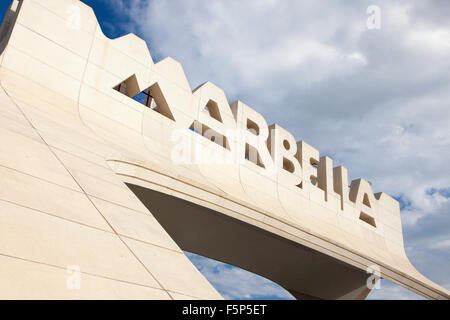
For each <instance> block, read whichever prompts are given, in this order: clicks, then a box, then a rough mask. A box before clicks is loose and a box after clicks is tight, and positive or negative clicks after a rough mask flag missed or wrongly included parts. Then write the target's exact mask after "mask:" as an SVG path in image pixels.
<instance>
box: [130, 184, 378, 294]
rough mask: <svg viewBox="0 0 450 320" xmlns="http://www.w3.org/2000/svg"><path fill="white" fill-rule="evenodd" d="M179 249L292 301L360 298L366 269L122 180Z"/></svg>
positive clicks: (365, 288)
mask: <svg viewBox="0 0 450 320" xmlns="http://www.w3.org/2000/svg"><path fill="white" fill-rule="evenodd" d="M127 186H128V187H129V188H130V189H131V190H132V191H133V193H134V194H135V195H136V196H137V197H138V198H139V199H140V200H141V201H142V203H143V204H144V205H145V206H146V207H147V208H148V209H149V210H150V212H151V213H152V214H153V215H154V216H155V218H156V219H157V220H158V221H159V223H160V224H161V225H162V226H163V227H164V229H165V230H166V231H167V232H168V233H169V235H170V236H171V237H172V238H173V239H174V241H175V242H176V243H177V244H178V245H179V246H180V247H181V249H183V250H184V251H188V252H192V253H195V254H198V255H201V256H204V257H208V258H210V259H213V260H217V261H220V262H224V263H227V264H230V265H233V266H237V267H239V268H241V269H244V270H247V271H249V272H252V273H254V274H257V275H260V276H262V277H264V278H266V279H269V280H271V281H273V282H275V283H277V284H278V285H280V286H281V287H283V288H285V289H286V290H287V291H288V292H289V293H291V294H292V295H293V296H294V297H295V298H296V299H364V298H366V296H367V295H368V293H369V292H370V290H369V289H367V287H366V281H367V276H368V275H367V273H365V272H364V271H362V270H359V269H357V268H355V267H353V266H351V265H348V264H346V263H344V262H342V261H339V260H337V259H335V258H333V257H330V256H328V255H325V254H323V253H320V252H317V251H315V250H313V249H310V248H307V247H305V246H303V245H301V244H298V243H296V242H293V241H291V240H289V239H286V238H283V237H280V236H278V235H276V234H274V233H271V232H268V231H266V230H263V229H260V228H258V227H256V226H253V225H250V224H248V223H246V222H244V221H241V220H238V219H235V218H232V217H229V216H227V215H224V214H221V213H220V212H217V211H214V210H212V209H209V208H206V207H203V206H201V205H198V204H195V203H192V202H190V201H187V200H184V199H180V198H177V197H175V196H172V195H170V194H166V193H162V192H158V191H154V190H152V189H149V188H145V187H142V186H138V185H134V184H130V183H127Z"/></svg>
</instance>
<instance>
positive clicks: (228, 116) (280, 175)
mask: <svg viewBox="0 0 450 320" xmlns="http://www.w3.org/2000/svg"><path fill="white" fill-rule="evenodd" d="M158 64H159V63H158ZM158 64H156V65H155V66H157V65H158ZM164 83H165V82H163V81H161V82H158V81H157V78H156V80H155V82H154V83H153V84H152V85H150V86H149V87H148V88H147V89H145V90H144V91H142V92H141V91H140V89H139V85H138V82H137V78H136V76H135V75H133V76H132V77H130V78H129V79H127V80H125V81H124V82H122V83H121V84H119V85H117V86H116V87H115V88H114V89H115V90H117V91H119V92H120V93H122V94H125V95H127V96H129V97H130V98H133V97H135V96H139V95H141V98H140V99H139V102H140V103H142V104H144V105H145V106H146V107H148V109H147V110H148V111H146V112H147V113H148V117H145V118H144V122H143V130H144V131H148V132H151V135H152V139H154V140H156V141H160V143H162V144H164V145H165V146H171V159H172V162H174V163H176V164H180V165H183V164H199V165H202V166H211V165H213V166H214V165H217V166H218V165H221V166H222V167H221V168H224V166H223V165H224V164H225V165H228V167H229V168H238V170H237V171H238V172H239V174H238V177H237V178H236V179H238V180H240V181H241V183H242V184H243V185H245V184H248V183H249V182H250V181H249V179H250V180H251V179H253V178H252V175H251V174H244V173H243V171H245V172H255V173H257V174H258V175H259V176H258V177H264V178H265V181H264V187H265V188H267V189H270V188H272V189H271V190H274V192H275V193H277V194H278V198H279V201H280V203H281V204H282V206H285V205H286V206H291V207H292V205H291V203H294V206H295V200H297V199H298V200H301V199H303V200H307V201H313V202H316V203H319V204H320V206H322V207H325V208H327V209H329V210H331V211H333V212H339V211H345V210H348V209H352V208H353V209H355V208H356V211H355V210H354V211H353V212H357V213H356V215H357V216H358V217H359V219H360V220H362V221H363V222H365V223H367V225H370V226H371V227H372V228H373V230H376V228H377V222H376V220H377V219H378V218H377V207H378V203H379V201H380V198H381V197H383V199H382V200H383V205H384V209H387V210H390V211H391V212H395V210H396V208H395V207H394V206H395V205H394V204H393V201H392V198H390V197H389V196H387V195H386V194H384V193H378V194H374V193H373V192H372V189H371V184H370V183H369V182H368V181H366V180H364V179H357V180H354V181H352V182H351V185H350V186H349V182H348V172H347V169H346V168H345V167H343V166H337V167H333V160H332V159H331V158H329V157H327V156H320V154H319V151H318V150H317V149H315V148H314V147H312V146H311V145H309V144H307V143H306V142H304V141H296V139H295V138H294V136H293V135H292V134H291V133H290V132H288V131H287V130H286V129H284V128H282V127H281V126H279V125H278V124H273V125H271V126H268V125H267V122H266V120H265V119H264V117H263V116H262V115H261V114H260V113H258V112H257V111H255V110H254V109H252V108H251V107H249V106H247V105H246V104H244V103H243V102H241V101H236V102H234V103H232V104H231V105H230V104H229V103H228V100H227V98H226V96H225V93H224V92H223V90H222V89H220V88H218V87H217V86H215V85H214V84H212V83H210V82H206V83H204V84H203V85H201V86H199V87H198V88H197V89H195V90H194V91H192V92H190V91H188V90H183V91H182V90H178V91H177V92H176V93H174V92H172V91H173V90H175V89H174V86H171V87H168V88H166V87H165V86H166V84H164ZM134 99H135V100H136V98H134ZM155 121H156V122H155ZM155 123H164V125H165V126H166V127H168V128H170V129H169V130H167V129H164V130H156V129H155V128H154V127H155ZM146 128H148V129H146ZM205 138H206V139H205ZM199 167H201V166H199ZM244 168H246V169H248V170H244ZM230 172H231V171H230ZM234 172H236V171H234ZM253 177H255V176H253ZM258 179H259V178H258ZM287 198H289V199H287ZM286 199H287V200H286ZM292 199H295V200H292ZM386 199H388V201H386ZM389 199H390V200H389ZM389 206H391V208H389ZM294 210H295V208H294Z"/></svg>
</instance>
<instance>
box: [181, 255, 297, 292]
mask: <svg viewBox="0 0 450 320" xmlns="http://www.w3.org/2000/svg"><path fill="white" fill-rule="evenodd" d="M185 254H186V256H187V257H188V258H189V260H191V262H192V263H193V264H194V265H195V267H196V268H197V269H198V270H199V271H200V272H201V273H202V274H203V275H204V276H205V278H206V279H208V281H209V282H210V283H211V284H212V285H213V286H214V288H215V289H216V290H217V291H218V292H219V293H220V294H221V295H222V297H224V298H225V299H227V300H295V297H294V296H292V295H291V294H290V293H289V291H287V290H286V289H284V288H283V287H281V286H280V285H278V284H276V283H275V282H273V281H271V280H269V279H266V278H264V277H262V276H259V275H257V274H254V273H252V272H249V271H246V270H244V269H241V268H239V267H236V266H232V265H230V264H226V263H223V262H220V261H216V260H213V259H209V258H206V257H203V256H201V255H198V254H195V253H190V252H187V251H185Z"/></svg>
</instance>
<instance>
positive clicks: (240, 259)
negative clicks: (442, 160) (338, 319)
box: [0, 0, 450, 299]
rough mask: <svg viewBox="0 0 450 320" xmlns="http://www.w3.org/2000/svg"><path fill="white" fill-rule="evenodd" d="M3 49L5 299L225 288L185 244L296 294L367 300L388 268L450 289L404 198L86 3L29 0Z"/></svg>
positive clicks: (398, 276) (209, 292)
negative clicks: (338, 163) (197, 80)
mask: <svg viewBox="0 0 450 320" xmlns="http://www.w3.org/2000/svg"><path fill="white" fill-rule="evenodd" d="M0 50H1V51H0V52H1V55H0V84H1V88H0V132H1V137H2V143H1V148H0V185H1V188H0V298H7V299H9V298H26V299H27V298H40V299H42V298H44V299H47V298H63V299H64V298H80V299H88V298H113V299H122V298H143V299H195V298H198V299H220V298H221V296H220V295H219V294H218V293H217V291H216V290H215V289H214V288H213V287H212V286H211V285H210V284H209V282H208V281H207V280H206V279H205V278H204V277H203V276H202V275H201V274H200V273H199V272H198V270H197V269H196V268H195V267H194V266H193V265H192V264H191V263H190V261H189V260H188V259H187V258H186V257H185V255H184V254H183V251H182V249H183V250H189V251H192V252H196V253H199V254H202V255H205V256H208V257H210V258H214V259H217V260H221V261H224V262H228V263H232V264H234V265H237V266H240V267H242V268H245V269H247V270H250V271H253V272H255V273H257V274H260V275H263V276H265V277H267V278H269V279H271V280H273V281H276V282H277V283H279V284H280V285H282V286H283V287H284V288H286V289H287V290H289V291H290V292H291V293H292V294H293V295H294V296H296V297H297V298H321V299H361V298H365V297H366V296H367V294H368V293H369V292H370V289H369V288H368V287H367V279H368V277H369V276H370V274H368V273H367V270H368V269H374V268H375V269H376V270H379V272H380V276H381V277H383V278H386V279H389V280H391V281H393V282H395V283H397V284H399V285H401V286H403V287H405V288H407V289H409V290H412V291H414V292H416V293H418V294H420V295H422V296H424V297H426V298H429V299H448V298H449V297H450V293H449V291H448V290H446V289H444V288H442V287H440V286H438V285H437V284H435V283H433V282H431V281H430V280H428V279H426V278H425V277H424V276H422V275H421V274H420V273H419V272H418V271H417V270H416V269H415V268H414V267H413V266H412V265H411V263H410V262H409V260H408V258H407V256H406V254H405V250H404V246H403V236H402V226H401V219H400V210H399V205H398V202H397V201H395V200H394V199H392V198H391V197H390V196H388V195H387V194H385V193H376V194H374V193H373V192H372V187H371V184H370V183H369V182H367V181H365V180H363V179H358V180H355V181H352V182H351V185H350V187H348V186H349V182H348V178H347V169H346V168H344V167H336V168H333V161H332V159H330V158H328V157H320V154H319V151H318V150H316V149H315V148H313V147H312V146H310V145H308V144H307V143H305V142H303V141H300V142H297V141H296V140H295V138H294V137H293V136H292V134H290V133H289V132H288V131H287V130H285V129H283V128H282V127H280V126H279V125H272V126H270V127H269V126H268V125H267V123H266V121H265V120H264V118H263V117H262V116H261V115H260V114H259V113H258V112H257V111H255V110H254V109H253V108H251V107H249V106H247V105H246V104H244V103H243V102H241V101H237V102H234V103H232V104H229V102H228V100H227V98H226V95H225V93H224V92H223V90H221V89H220V88H218V87H217V86H215V85H214V84H212V83H210V82H206V83H205V84H203V85H201V86H200V87H198V88H196V89H195V90H193V91H192V90H191V87H190V86H189V83H188V81H187V80H186V77H185V74H184V71H183V68H182V66H181V65H180V64H179V63H178V62H177V61H175V60H173V59H171V58H166V59H164V60H162V61H160V62H158V63H154V62H153V60H152V57H151V55H150V53H149V50H148V48H147V46H146V43H145V42H144V41H143V40H142V39H139V38H138V37H136V36H135V35H133V34H129V35H126V36H123V37H121V38H118V39H114V40H111V39H108V38H107V37H106V36H104V34H103V33H102V31H101V29H100V26H99V24H98V22H97V19H96V17H95V15H94V12H93V11H92V9H91V8H90V7H88V6H86V5H84V4H83V3H81V2H79V1H77V0H20V1H18V0H14V1H13V2H12V4H11V7H10V8H9V9H8V12H7V14H6V16H5V18H4V22H3V25H2V29H1V30H0ZM147 89H148V90H147ZM146 90H147V91H146ZM143 91H144V92H145V94H143V95H144V96H143V97H144V100H145V101H144V100H143V103H140V102H139V101H137V100H136V99H132V97H134V96H135V95H137V94H139V93H140V92H143ZM141 95H142V94H141ZM212 140H214V141H212ZM70 266H72V267H70ZM73 266H75V268H73ZM74 270H75V271H74ZM73 283H75V284H78V285H75V286H73V285H69V284H73Z"/></svg>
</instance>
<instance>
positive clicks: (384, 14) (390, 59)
mask: <svg viewBox="0 0 450 320" xmlns="http://www.w3.org/2000/svg"><path fill="white" fill-rule="evenodd" d="M84 2H86V3H87V4H89V5H90V6H92V7H93V8H94V10H95V11H96V14H97V16H98V18H99V20H100V23H101V26H102V29H103V31H104V32H105V34H106V35H108V36H109V37H117V36H121V35H124V34H126V33H130V32H134V33H136V34H137V35H139V36H140V37H142V38H144V39H145V40H146V41H147V42H148V46H149V48H150V51H151V54H152V56H153V58H154V60H155V61H159V60H161V59H163V58H165V57H166V56H171V57H173V58H174V59H176V60H178V61H180V62H181V63H182V64H183V66H184V69H185V72H186V75H187V77H188V79H189V81H190V85H191V87H192V88H195V87H196V86H197V85H199V84H200V83H203V82H204V81H206V80H210V81H212V82H213V83H215V84H217V85H218V86H220V87H222V88H223V89H224V90H225V92H226V93H227V96H228V99H229V101H230V102H232V101H234V100H236V99H240V100H242V101H243V102H245V103H246V104H248V105H250V106H252V107H253V108H254V109H256V110H257V111H259V112H260V113H262V114H263V115H264V116H265V118H266V119H267V122H268V123H269V124H271V123H278V124H280V125H281V126H282V127H284V128H286V129H288V130H289V131H290V132H292V133H293V134H294V136H295V137H296V138H297V139H298V140H305V141H306V142H308V143H310V144H312V145H313V146H314V147H316V148H317V149H318V150H320V152H321V154H322V155H329V156H331V157H332V158H333V159H334V161H335V165H341V164H343V165H345V166H346V167H347V168H349V175H350V178H352V179H354V178H359V177H364V178H366V179H367V180H369V181H371V182H372V183H373V188H374V191H376V192H378V191H385V192H387V193H389V194H391V195H392V196H395V197H396V198H397V199H398V200H399V201H400V202H401V206H402V221H403V227H404V237H405V246H406V250H407V254H408V256H409V258H410V260H411V261H412V262H413V264H414V265H415V266H416V267H417V269H418V270H419V271H421V272H422V273H423V274H424V275H425V276H427V277H428V278H430V279H432V280H433V281H435V282H437V283H439V284H440V285H442V286H444V287H446V288H447V289H450V167H449V166H450V19H448V17H449V16H450V2H449V1H447V0H442V1H439V0H435V1H431V0H429V1H421V0H416V1H392V0H390V1H376V0H370V1H361V0H359V1H348V0H347V1H346V0H341V1H338V0H327V1H325V0H324V1H317V0H311V1H300V0H276V1H275V0H245V1H238V0H226V1H225V0H223V1H220V0H209V1H208V0H189V1H183V0H170V1H158V0H126V1H125V0H91V1H88V0H86V1H84ZM370 5H376V6H378V8H379V9H380V10H381V11H380V18H381V20H380V29H369V28H368V27H367V20H368V18H370V14H368V13H367V8H368V7H369V6H370ZM190 258H191V259H192V261H193V262H194V263H195V264H196V265H197V266H198V268H199V269H200V270H201V271H202V272H203V273H204V274H205V276H206V277H207V278H208V279H209V280H210V281H211V282H212V283H213V284H214V285H215V287H216V288H217V289H218V290H219V291H220V292H221V293H222V294H223V295H224V296H225V297H226V298H230V299H231V298H249V299H252V298H264V297H267V298H280V299H285V298H289V294H287V293H286V292H285V291H284V290H282V289H281V288H279V287H278V286H276V285H275V284H273V283H271V282H270V281H268V280H265V279H261V278H260V277H257V276H255V275H251V274H248V273H247V272H245V271H243V270H240V269H237V268H234V267H231V266H227V265H223V264H220V263H217V262H214V261H210V260H206V259H204V258H202V257H198V256H195V255H190ZM417 297H418V296H416V295H414V294H412V293H409V292H407V291H406V290H403V289H402V288H400V287H397V286H395V285H393V284H391V283H389V282H387V281H383V282H382V284H381V289H380V290H375V291H373V292H372V293H371V295H370V298H374V299H386V298H397V299H407V298H417Z"/></svg>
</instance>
